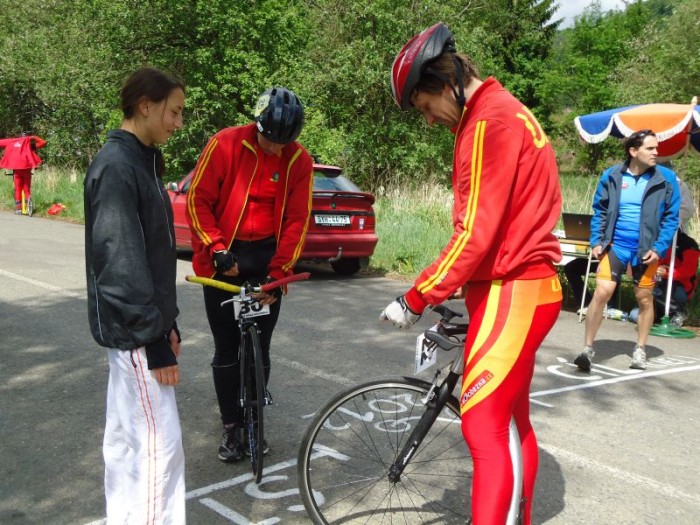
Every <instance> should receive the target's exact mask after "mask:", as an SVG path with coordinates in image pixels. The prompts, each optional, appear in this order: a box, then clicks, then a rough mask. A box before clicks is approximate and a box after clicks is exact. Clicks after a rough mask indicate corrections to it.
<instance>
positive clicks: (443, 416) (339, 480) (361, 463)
mask: <svg viewBox="0 0 700 525" xmlns="http://www.w3.org/2000/svg"><path fill="white" fill-rule="evenodd" d="M430 387H431V384H430V383H427V382H425V381H422V380H419V379H415V378H412V377H401V378H388V379H386V378H385V379H375V380H371V381H366V382H364V383H362V384H360V385H356V386H353V387H352V388H348V389H346V390H344V391H342V392H339V393H338V394H336V395H335V396H334V397H333V398H332V399H331V400H329V401H328V402H327V403H326V404H325V405H324V406H323V407H321V408H320V409H319V411H318V412H317V413H316V415H315V416H314V418H313V420H312V421H311V423H310V424H309V426H308V428H307V430H306V432H305V434H304V437H303V439H302V441H301V445H300V449H299V457H298V463H297V476H298V480H299V491H300V494H301V497H302V500H303V502H304V507H305V508H306V511H307V513H308V515H309V517H310V518H311V520H312V521H313V522H314V523H316V524H323V525H327V524H336V523H380V522H381V523H449V524H452V523H455V524H456V523H458V524H460V525H464V523H466V522H467V521H468V519H469V507H470V505H469V494H471V484H472V476H473V465H472V460H471V456H470V454H469V449H468V448H467V445H466V443H465V442H464V438H463V437H462V429H461V419H460V412H459V403H458V402H457V399H456V398H455V397H454V396H450V397H449V398H448V400H447V403H446V405H445V407H443V409H442V411H441V413H440V415H439V416H438V419H437V420H436V421H435V423H434V424H433V426H432V427H431V428H430V430H429V432H428V434H427V435H426V437H425V439H424V440H423V443H422V444H421V446H420V447H419V448H418V450H417V451H416V452H415V454H414V455H413V457H412V458H411V460H410V463H409V464H408V465H407V467H406V469H405V470H404V471H403V473H402V475H401V479H400V480H399V481H398V482H397V483H392V482H391V481H389V479H388V473H389V468H390V467H391V465H392V464H393V463H394V461H395V460H396V456H397V454H398V453H399V452H400V451H401V449H402V447H403V444H404V442H405V440H406V439H408V437H409V436H410V433H411V430H412V428H413V425H411V424H410V422H411V421H417V420H418V419H420V416H421V415H422V413H423V412H424V411H425V405H424V404H422V403H421V401H420V399H421V398H425V397H426V394H427V392H428V391H429V390H430Z"/></svg>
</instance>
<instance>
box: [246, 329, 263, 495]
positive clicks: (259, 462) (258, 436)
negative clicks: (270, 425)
mask: <svg viewBox="0 0 700 525" xmlns="http://www.w3.org/2000/svg"><path fill="white" fill-rule="evenodd" d="M245 343H246V344H245V346H246V348H245V350H246V356H245V359H246V363H241V366H242V367H243V369H244V370H245V383H244V384H245V402H244V406H243V425H244V428H243V432H244V438H245V439H244V442H245V443H246V446H247V447H248V450H249V452H250V466H251V468H252V470H253V475H254V476H255V482H256V483H260V480H261V479H262V472H263V448H264V445H263V439H264V425H263V407H264V406H265V369H264V368H263V360H262V348H261V346H260V336H259V334H258V328H257V326H255V325H251V326H249V327H248V328H247V329H246V332H245Z"/></svg>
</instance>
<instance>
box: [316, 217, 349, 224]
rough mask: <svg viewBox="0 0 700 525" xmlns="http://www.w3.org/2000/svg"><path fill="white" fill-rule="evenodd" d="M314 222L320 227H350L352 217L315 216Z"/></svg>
mask: <svg viewBox="0 0 700 525" xmlns="http://www.w3.org/2000/svg"><path fill="white" fill-rule="evenodd" d="M314 222H315V223H316V224H318V225H320V226H350V216H349V215H314Z"/></svg>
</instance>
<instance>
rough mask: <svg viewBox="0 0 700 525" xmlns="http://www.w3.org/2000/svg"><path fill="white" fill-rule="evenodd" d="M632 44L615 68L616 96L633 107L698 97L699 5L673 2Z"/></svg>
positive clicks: (682, 0)
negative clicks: (618, 66) (630, 53)
mask: <svg viewBox="0 0 700 525" xmlns="http://www.w3.org/2000/svg"><path fill="white" fill-rule="evenodd" d="M670 7H671V11H670V12H669V11H668V10H667V11H664V12H665V13H666V14H667V16H666V17H663V18H656V19H654V20H653V22H652V24H651V27H650V28H649V29H648V30H647V31H645V32H644V33H643V34H642V35H640V36H639V37H638V38H636V39H635V40H634V42H633V46H634V49H635V50H636V52H635V54H634V55H633V56H632V57H630V58H629V59H628V60H626V61H624V62H623V63H622V64H621V65H620V68H619V70H620V71H619V76H620V82H619V84H618V85H617V87H618V90H619V96H620V98H621V99H622V100H625V101H634V103H637V104H640V103H648V102H676V103H679V104H685V103H690V100H691V98H692V97H693V96H698V95H700V54H699V53H698V49H700V3H698V2H697V1H694V0H676V1H675V2H673V3H672V5H671V6H670Z"/></svg>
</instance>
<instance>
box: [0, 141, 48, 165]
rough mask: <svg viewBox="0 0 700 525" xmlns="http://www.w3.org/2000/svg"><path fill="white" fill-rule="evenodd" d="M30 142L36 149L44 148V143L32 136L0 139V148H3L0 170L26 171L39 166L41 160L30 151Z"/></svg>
mask: <svg viewBox="0 0 700 525" xmlns="http://www.w3.org/2000/svg"><path fill="white" fill-rule="evenodd" d="M32 141H34V145H35V146H36V149H39V148H43V147H44V146H46V141H45V140H44V139H41V138H39V137H36V136H34V135H27V136H26V137H18V138H15V139H0V148H5V154H4V155H3V156H2V159H0V168H4V169H6V170H28V169H32V168H36V167H38V166H40V165H41V158H39V155H37V154H36V152H35V151H34V150H33V149H32Z"/></svg>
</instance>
